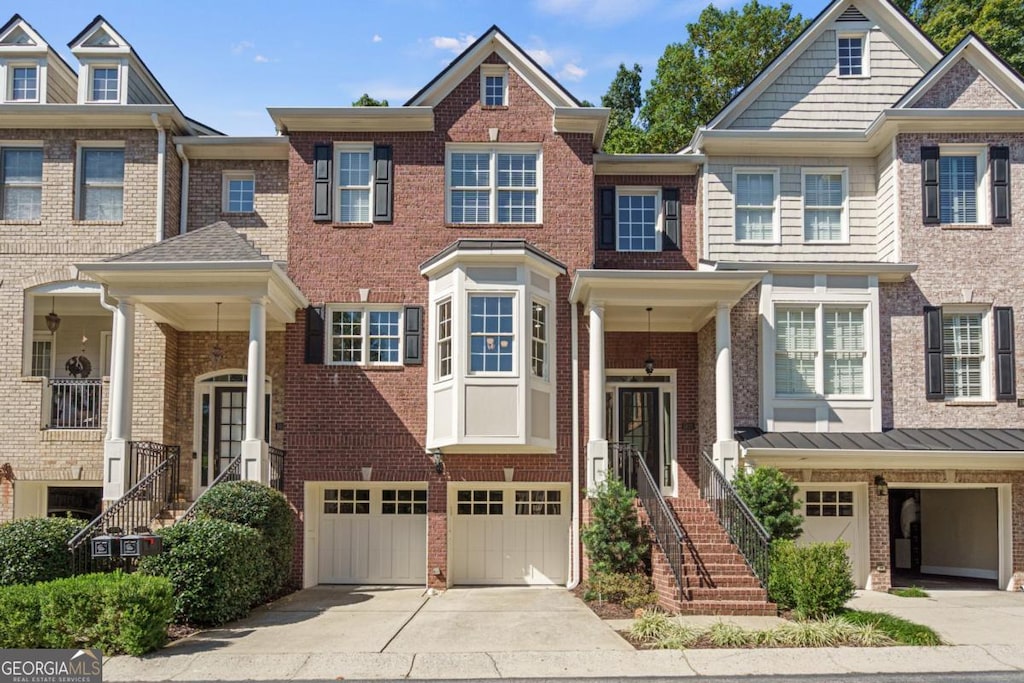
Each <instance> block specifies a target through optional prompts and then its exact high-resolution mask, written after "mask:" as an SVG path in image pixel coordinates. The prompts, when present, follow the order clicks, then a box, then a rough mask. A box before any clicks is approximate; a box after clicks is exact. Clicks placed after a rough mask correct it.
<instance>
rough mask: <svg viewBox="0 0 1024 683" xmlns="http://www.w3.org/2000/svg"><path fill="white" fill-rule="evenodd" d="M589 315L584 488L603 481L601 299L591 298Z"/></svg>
mask: <svg viewBox="0 0 1024 683" xmlns="http://www.w3.org/2000/svg"><path fill="white" fill-rule="evenodd" d="M587 312H588V315H589V319H590V373H589V374H590V382H589V385H588V386H589V391H588V398H589V400H588V402H587V417H588V419H587V488H588V489H592V488H593V487H595V486H597V485H598V484H600V483H601V482H602V481H604V478H605V473H606V472H607V471H608V440H607V439H606V438H605V436H606V434H607V432H606V431H605V430H606V425H605V420H604V417H605V408H604V385H605V368H604V303H603V302H600V301H594V302H591V303H590V305H589V306H588V309H587Z"/></svg>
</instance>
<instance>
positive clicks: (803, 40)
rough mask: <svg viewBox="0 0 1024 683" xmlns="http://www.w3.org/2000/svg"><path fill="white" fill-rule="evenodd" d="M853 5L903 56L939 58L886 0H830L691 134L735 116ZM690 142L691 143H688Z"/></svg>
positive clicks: (924, 65)
mask: <svg viewBox="0 0 1024 683" xmlns="http://www.w3.org/2000/svg"><path fill="white" fill-rule="evenodd" d="M851 5H853V6H855V7H856V8H857V10H859V11H860V12H861V14H864V15H865V16H866V17H867V18H868V20H869V21H873V22H877V23H880V24H882V25H884V26H885V27H886V28H889V29H890V30H891V33H892V34H893V37H894V38H898V39H901V40H898V42H899V45H900V47H901V48H903V49H904V50H905V51H906V52H907V55H908V56H909V57H910V58H911V59H912V60H913V61H914V62H915V63H917V64H918V66H920V67H921V69H922V70H923V71H928V70H929V69H931V68H932V67H933V66H934V65H935V64H936V63H937V62H939V61H940V60H941V59H942V50H940V49H939V48H938V46H937V45H935V43H933V42H932V41H931V40H930V39H929V38H928V37H927V36H926V35H925V34H924V33H923V32H922V31H921V30H920V29H919V28H918V27H917V26H915V25H914V23H913V22H912V21H910V19H908V18H907V16H906V15H905V14H903V12H901V11H900V10H899V9H898V8H897V7H896V6H895V5H893V4H892V2H891V1H890V0H832V2H831V3H829V5H828V6H827V7H826V8H825V9H823V10H822V11H821V12H820V13H819V14H818V16H816V17H815V18H814V19H813V20H811V23H810V24H808V25H807V28H805V29H804V30H803V32H802V33H801V34H800V35H799V36H797V37H796V38H795V39H794V40H793V42H791V43H790V44H789V45H788V46H787V47H786V48H785V49H783V50H782V52H780V53H779V54H778V55H777V56H776V57H775V59H773V60H772V61H771V62H770V63H769V64H768V66H766V67H765V68H764V69H762V70H761V73H759V74H758V75H757V76H755V77H754V79H753V80H752V81H751V82H750V83H749V84H748V85H747V86H746V87H744V88H743V89H742V90H741V91H740V92H738V93H737V94H736V95H735V96H734V97H733V98H732V100H731V101H730V102H729V103H728V104H726V105H725V107H723V108H722V110H721V111H720V112H718V114H717V115H716V116H715V117H714V118H713V119H711V121H710V122H708V124H707V125H706V126H704V127H702V128H698V129H697V131H696V132H695V133H694V137H695V139H696V137H697V136H699V135H700V132H701V130H702V129H708V130H710V129H714V128H719V127H725V126H728V125H729V123H731V122H732V121H733V120H734V119H735V118H736V117H738V116H739V115H740V114H741V113H743V111H744V110H745V109H746V108H747V107H748V106H749V105H750V104H751V103H752V102H753V101H754V100H755V99H757V97H758V96H760V95H761V94H762V93H763V92H764V91H765V90H766V89H767V88H768V87H769V86H770V85H771V84H772V83H773V82H774V81H775V79H776V78H778V77H779V76H781V75H782V74H783V73H784V72H785V71H786V69H788V68H789V67H790V66H791V65H792V64H793V62H795V61H796V60H797V58H798V57H799V56H800V55H801V54H803V52H804V51H805V50H806V49H807V48H808V47H809V46H810V45H811V44H813V43H814V41H815V40H817V39H818V38H819V37H820V36H821V34H822V33H824V32H825V30H826V29H828V27H829V26H831V25H832V23H833V22H834V21H836V20H837V19H838V18H839V17H840V16H842V15H843V14H844V13H846V12H847V11H848V10H849V8H850V6H851ZM691 144H692V143H691Z"/></svg>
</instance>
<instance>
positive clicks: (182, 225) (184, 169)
mask: <svg viewBox="0 0 1024 683" xmlns="http://www.w3.org/2000/svg"><path fill="white" fill-rule="evenodd" d="M174 151H175V152H177V153H178V158H179V159H181V209H180V212H181V221H180V222H179V224H178V234H179V235H184V234H185V233H186V232H188V176H189V168H188V157H187V156H185V146H184V145H182V144H181V143H179V144H177V145H175V146H174Z"/></svg>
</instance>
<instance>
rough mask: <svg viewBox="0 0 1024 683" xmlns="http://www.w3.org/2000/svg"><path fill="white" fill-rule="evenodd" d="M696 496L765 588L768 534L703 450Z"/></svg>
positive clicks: (766, 585)
mask: <svg viewBox="0 0 1024 683" xmlns="http://www.w3.org/2000/svg"><path fill="white" fill-rule="evenodd" d="M700 496H701V498H703V499H704V500H705V501H706V502H707V503H708V505H709V506H710V507H711V510H712V511H713V512H714V513H715V515H716V516H717V517H718V521H719V523H721V525H722V527H724V528H725V530H726V532H727V533H728V534H729V538H730V539H731V540H732V542H733V543H734V544H736V547H737V548H738V549H739V551H740V554H742V555H743V558H744V559H745V560H746V561H747V564H748V565H749V566H750V569H751V570H752V571H753V572H754V574H755V575H756V576H757V578H758V580H760V581H761V585H762V586H764V587H766V588H767V587H768V572H769V567H770V565H771V561H770V560H771V558H770V553H771V536H769V535H768V532H767V531H766V530H765V528H764V526H762V524H761V523H760V522H759V521H757V518H756V517H754V513H752V512H751V511H750V508H749V507H747V504H746V503H744V502H743V499H741V498H740V497H739V495H738V494H737V493H736V489H734V488H733V487H732V484H730V483H729V480H728V479H726V477H725V474H723V473H722V471H721V470H720V469H718V467H716V466H715V462H714V460H712V459H711V454H710V453H708V451H707V450H704V451H702V452H701V457H700Z"/></svg>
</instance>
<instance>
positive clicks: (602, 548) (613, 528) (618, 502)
mask: <svg viewBox="0 0 1024 683" xmlns="http://www.w3.org/2000/svg"><path fill="white" fill-rule="evenodd" d="M635 499H636V492H635V491H632V490H630V489H627V488H626V486H625V484H623V483H622V482H620V481H618V480H617V479H612V478H610V477H609V478H608V479H605V481H604V482H603V483H602V484H601V485H600V486H599V487H598V488H597V491H596V493H595V495H594V497H593V498H592V499H591V505H592V507H591V513H592V516H593V519H592V521H591V522H590V524H588V525H587V526H586V528H584V529H583V533H582V534H581V536H582V538H583V545H584V546H586V548H587V555H588V556H589V557H590V562H591V565H590V566H591V567H592V570H593V571H594V572H595V573H596V574H631V573H634V572H636V571H638V570H640V569H641V568H642V567H643V564H644V560H645V559H646V557H647V552H648V550H649V548H650V544H649V543H648V540H647V539H648V536H647V530H646V529H644V527H643V526H642V525H641V524H640V520H639V519H638V518H637V515H636V505H635Z"/></svg>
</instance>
